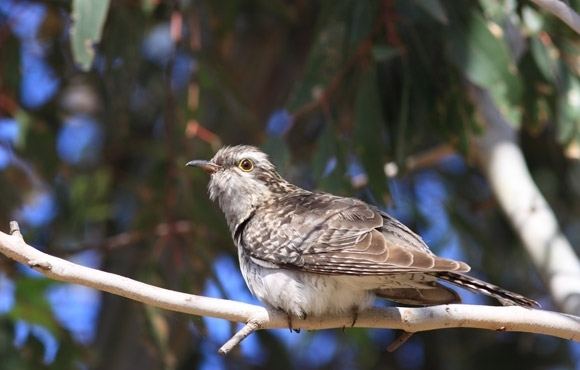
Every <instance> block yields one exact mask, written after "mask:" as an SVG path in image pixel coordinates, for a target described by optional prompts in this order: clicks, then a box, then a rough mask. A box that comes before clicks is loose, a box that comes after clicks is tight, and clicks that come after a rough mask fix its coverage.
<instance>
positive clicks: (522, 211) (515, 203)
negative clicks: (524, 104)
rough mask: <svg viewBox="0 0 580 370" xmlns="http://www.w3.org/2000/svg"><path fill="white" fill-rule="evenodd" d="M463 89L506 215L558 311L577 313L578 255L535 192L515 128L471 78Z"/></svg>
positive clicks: (579, 288)
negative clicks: (475, 116)
mask: <svg viewBox="0 0 580 370" xmlns="http://www.w3.org/2000/svg"><path fill="white" fill-rule="evenodd" d="M468 90H469V94H470V97H471V100H472V102H473V104H474V105H475V107H476V108H477V111H478V114H479V116H480V118H481V120H482V122H483V123H484V124H485V130H484V132H483V134H482V135H481V136H479V137H477V138H476V139H475V144H476V145H475V148H476V151H477V156H478V159H479V161H480V163H481V165H482V167H483V170H484V172H485V174H486V177H487V179H488V181H489V182H490V184H491V187H492V189H493V192H494V194H495V196H496V197H497V200H498V202H499V204H500V205H501V207H502V209H503V210H504V212H505V214H506V216H507V217H508V219H509V221H510V222H511V224H512V225H513V227H514V229H515V231H516V233H517V234H518V236H519V237H520V239H521V240H522V243H523V245H524V247H525V249H526V251H527V252H528V253H529V255H530V257H531V258H532V261H533V262H534V264H535V266H536V267H537V268H538V270H539V271H540V274H541V275H542V277H543V279H544V281H545V282H546V285H547V286H548V289H549V291H550V294H551V295H552V298H553V299H554V301H555V303H556V304H557V305H558V306H559V307H560V309H561V310H562V311H563V312H566V313H570V314H574V315H579V314H580V261H579V260H578V256H576V253H575V252H574V249H573V248H572V246H571V245H570V242H569V241H568V240H567V239H566V237H565V236H564V234H563V233H562V231H561V230H560V227H559V226H558V221H557V220H556V216H555V215H554V213H553V212H552V209H551V208H550V205H549V204H548V202H547V201H546V199H545V198H544V197H543V196H542V194H541V193H540V190H539V189H538V187H537V186H536V184H535V182H534V180H533V179H532V176H531V175H530V172H529V171H528V167H527V165H526V162H525V159H524V156H523V154H522V151H521V149H520V147H519V145H518V143H517V141H516V138H515V132H514V130H513V128H512V125H510V123H509V122H507V121H506V119H505V117H504V116H503V115H502V114H501V112H500V111H499V109H498V108H497V106H496V105H495V104H494V102H493V100H492V98H491V97H490V95H489V93H488V92H487V91H486V90H484V89H481V88H479V87H477V86H475V85H473V84H469V85H468Z"/></svg>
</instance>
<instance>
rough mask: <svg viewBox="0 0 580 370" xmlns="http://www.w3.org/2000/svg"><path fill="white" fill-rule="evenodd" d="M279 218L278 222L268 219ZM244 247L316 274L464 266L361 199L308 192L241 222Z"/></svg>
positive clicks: (271, 260) (256, 254) (455, 269)
mask: <svg viewBox="0 0 580 370" xmlns="http://www.w3.org/2000/svg"><path fill="white" fill-rule="evenodd" d="M272 220H279V221H280V222H272ZM244 226H245V228H244V230H243V235H242V237H241V242H242V247H243V248H245V251H246V252H247V253H248V254H250V256H251V257H252V258H254V259H257V260H261V261H264V262H267V263H273V264H276V265H278V266H284V267H287V268H294V269H299V270H302V271H307V272H313V273H320V274H342V275H387V274H391V273H399V272H439V271H452V272H467V271H469V269H470V268H469V266H468V265H467V264H465V263H464V262H459V261H454V260H450V259H445V258H440V257H437V256H436V255H434V254H433V253H432V252H431V251H430V250H429V247H427V245H426V244H425V243H424V242H423V240H422V239H421V238H420V237H419V236H418V235H417V234H415V233H413V232H412V231H411V230H410V229H409V228H407V227H406V226H405V225H403V224H402V223H400V222H399V221H397V220H396V219H394V218H392V217H391V216H389V215H388V214H386V213H384V212H381V211H379V210H378V209H377V208H375V207H373V206H370V205H368V204H366V203H364V202H362V201H359V200H356V199H351V198H341V197H336V196H333V195H330V194H321V193H308V192H304V193H301V194H299V195H293V196H290V197H286V198H282V199H279V200H277V201H276V203H275V204H268V205H267V206H265V207H263V208H262V209H259V210H257V211H256V212H255V214H254V215H253V217H252V219H251V220H249V221H248V222H247V225H244Z"/></svg>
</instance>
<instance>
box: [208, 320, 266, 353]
mask: <svg viewBox="0 0 580 370" xmlns="http://www.w3.org/2000/svg"><path fill="white" fill-rule="evenodd" d="M260 326H261V325H260V322H259V321H257V320H250V321H249V322H248V323H247V324H246V325H244V327H243V328H242V329H240V330H239V331H238V332H237V333H236V334H234V336H233V337H231V338H230V339H229V340H228V341H227V342H225V343H224V345H223V346H221V348H220V349H219V350H218V352H219V353H220V354H221V355H226V354H227V353H228V352H229V351H231V350H232V348H234V347H235V346H237V345H238V344H239V343H240V342H241V341H243V340H244V339H246V338H247V337H248V335H250V334H252V333H253V332H255V331H256V330H259V329H260Z"/></svg>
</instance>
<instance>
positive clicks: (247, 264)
mask: <svg viewBox="0 0 580 370" xmlns="http://www.w3.org/2000/svg"><path fill="white" fill-rule="evenodd" d="M239 257H240V269H241V271H242V275H243V276H244V280H245V281H246V284H247V286H248V288H249V289H250V291H251V292H252V294H253V295H254V296H256V298H258V299H259V300H260V301H262V302H264V303H266V304H268V305H270V306H272V307H274V308H278V309H281V310H283V311H285V312H287V313H289V314H291V315H293V316H298V317H304V316H305V315H312V316H320V315H324V314H338V313H345V312H352V311H353V310H362V309H365V308H367V307H369V306H371V305H372V302H373V300H374V294H373V293H372V292H371V291H369V290H365V289H362V288H361V287H357V286H355V285H353V284H348V282H345V281H344V279H343V278H341V277H335V276H330V275H320V274H312V273H306V272H301V271H298V270H289V269H283V268H276V267H273V266H274V265H268V266H266V265H264V264H261V263H256V262H255V261H253V260H252V258H251V257H250V256H248V255H246V254H245V253H244V252H243V249H242V248H240V249H239Z"/></svg>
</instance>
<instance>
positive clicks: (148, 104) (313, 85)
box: [0, 0, 580, 370]
mask: <svg viewBox="0 0 580 370" xmlns="http://www.w3.org/2000/svg"><path fill="white" fill-rule="evenodd" d="M83 2H84V3H89V2H90V1H89V2H86V1H82V0H79V1H78V2H77V3H78V4H81V3H83ZM569 3H570V5H571V6H572V7H575V8H576V9H578V5H579V2H578V1H577V0H571V1H570V2H569ZM106 5H107V2H106V1H102V2H101V1H100V0H93V1H92V5H91V6H93V7H94V8H95V9H93V10H92V11H91V12H88V16H85V18H83V19H82V20H78V22H77V23H76V25H75V28H73V29H72V31H71V27H72V26H73V24H74V22H73V17H72V16H71V14H72V6H73V2H71V1H65V0H60V1H59V0H54V1H23V0H0V189H1V191H2V195H1V196H0V227H1V228H2V229H3V230H6V229H7V228H8V222H9V221H10V220H11V219H16V220H18V221H19V222H20V224H21V227H22V228H23V232H24V235H25V238H26V240H27V241H28V242H29V243H31V244H33V245H34V246H36V247H38V248H40V249H42V250H44V251H46V252H47V253H50V254H54V255H57V256H61V257H66V258H67V259H70V260H73V261H75V262H78V263H81V264H84V265H87V266H92V267H96V268H99V269H102V270H105V271H109V272H114V273H117V274H121V275H124V276H128V277H131V278H134V279H137V280H140V281H144V282H147V283H151V284H155V285H158V286H163V287H166V288H169V289H175V290H180V291H184V292H192V293H196V294H204V295H209V296H214V297H223V298H228V299H235V300H241V301H245V302H252V303H256V301H255V299H253V298H252V297H251V295H250V293H249V292H248V290H247V288H246V287H245V284H244V282H243V280H242V279H241V275H240V273H239V270H238V265H237V258H236V252H235V250H234V247H233V243H232V242H231V240H230V236H229V233H228V231H227V228H226V225H225V222H224V220H223V218H222V215H221V213H220V211H219V209H218V208H217V206H216V205H215V204H212V203H211V202H210V201H209V200H208V197H207V194H206V185H207V176H206V175H205V174H204V173H202V172H201V171H193V170H191V169H186V168H185V166H184V165H185V163H186V162H187V161H189V160H191V159H194V158H209V157H210V156H212V155H213V153H214V152H215V150H217V149H218V148H219V147H220V146H221V145H227V144H238V143H244V144H252V145H257V146H260V147H261V148H262V149H264V150H265V151H267V152H268V153H269V154H270V156H271V158H272V160H273V162H274V163H276V164H277V165H278V168H279V170H280V172H281V173H282V175H283V176H285V177H287V178H288V179H290V180H291V181H292V182H294V183H296V184H299V185H300V186H303V187H305V188H308V189H318V190H324V191H331V192H334V193H338V194H342V195H350V196H356V197H359V198H361V199H364V200H366V201H368V202H371V203H374V204H376V205H378V206H380V207H382V208H383V209H386V210H387V211H389V212H390V213H391V214H393V215H394V216H396V217H398V218H399V219H401V220H402V221H403V222H404V223H406V224H407V225H409V226H410V227H411V228H412V229H414V230H416V231H417V232H419V233H420V234H421V235H422V236H423V238H424V239H425V240H426V242H427V243H428V244H429V245H430V246H431V248H432V249H433V250H434V251H435V252H436V253H437V254H440V255H442V256H446V257H451V258H458V259H463V260H465V261H467V262H468V263H469V264H470V265H471V266H472V267H473V275H475V276H478V277H480V278H484V279H486V280H488V281H491V282H494V283H496V284H498V285H501V286H503V287H506V288H508V289H512V290H514V291H517V292H520V293H522V294H525V295H528V296H530V297H532V298H534V299H537V300H539V301H540V302H541V303H542V305H543V306H544V307H545V308H547V309H557V308H556V307H554V304H553V302H552V301H551V299H550V297H549V296H548V295H547V289H546V287H545V286H544V284H543V283H542V280H541V279H540V278H539V276H538V274H537V271H536V269H535V267H534V266H533V265H532V263H531V262H530V260H529V258H528V256H527V254H526V252H525V251H524V249H523V248H522V246H521V245H520V243H519V241H518V240H517V238H516V237H515V235H514V233H513V231H512V229H511V228H510V226H509V224H508V222H507V220H506V219H505V217H504V215H503V214H502V213H501V211H500V209H499V208H498V205H497V203H496V200H495V198H494V195H493V194H492V191H491V190H490V188H489V185H488V183H487V181H486V179H485V177H484V176H483V175H482V173H481V172H480V171H479V170H478V168H477V166H476V161H475V158H474V157H473V153H472V150H470V141H471V140H472V138H473V137H474V136H477V135H479V134H481V132H482V131H483V130H484V128H483V127H482V126H481V124H480V122H479V121H478V117H477V115H476V114H475V112H474V108H473V106H472V104H471V102H470V101H469V100H468V97H467V94H466V81H467V80H469V81H472V82H474V83H477V84H478V85H479V86H481V87H482V88H485V89H487V90H488V91H489V92H490V93H491V95H492V97H493V98H494V101H495V102H496V104H497V105H498V106H499V107H500V109H501V110H502V112H503V113H504V114H505V116H506V117H508V118H509V119H510V120H511V122H514V123H515V125H516V126H517V128H518V129H519V130H518V135H519V139H520V142H521V145H522V149H523V151H524V154H525V156H526V159H527V161H528V165H529V167H530V170H531V172H532V175H533V176H534V179H535V181H536V183H537V185H538V186H539V187H540V189H541V190H542V192H543V194H544V195H545V197H546V198H547V199H548V201H549V202H550V205H551V206H552V207H553V209H554V211H555V213H556V215H557V217H558V219H559V221H560V223H561V226H562V228H563V230H564V232H565V233H566V235H567V236H568V238H569V240H570V241H571V243H572V245H579V244H580V162H579V157H580V146H579V142H580V118H579V117H580V82H579V79H578V72H579V69H580V57H579V55H580V52H579V50H580V42H579V39H578V35H577V34H575V33H574V31H572V30H571V29H569V28H568V27H567V26H565V25H564V24H563V23H562V22H561V21H559V20H558V19H557V18H554V17H553V16H551V15H548V14H547V13H545V12H543V11H542V10H540V9H538V8H536V7H535V6H533V5H532V4H531V3H530V2H528V1H524V0H521V1H516V0H506V1H494V0H480V1H451V0H431V1H430V0H412V1H410V0H408V1H402V0H398V1H397V0H381V1H378V0H369V1H356V0H337V1H308V0H302V1H300V0H298V1H283V0H265V1H261V0H247V1H245V0H228V1H210V0H182V1H166V2H165V1H159V0H157V1H156V0H115V1H112V2H111V3H110V7H109V9H108V10H107V9H106ZM103 7H104V10H103V9H101V11H104V13H103V14H104V15H105V16H106V18H105V23H104V28H103V35H102V39H101V41H100V43H99V44H98V46H97V49H96V54H95V55H94V60H92V59H90V57H88V58H89V59H88V62H87V61H86V60H87V59H85V63H88V64H87V67H89V70H88V72H84V71H83V70H82V69H81V65H82V63H83V61H82V60H79V61H77V62H75V57H77V58H78V55H73V51H72V48H71V41H73V43H74V41H75V40H76V39H75V37H77V36H75V35H76V34H77V33H78V32H81V31H82V29H83V27H86V28H88V29H89V31H87V32H91V31H90V29H91V27H90V24H91V22H96V21H97V20H95V19H93V17H94V18H98V14H99V9H98V8H103ZM97 23H98V22H97ZM82 45H87V44H82V43H81V48H82ZM88 45H90V43H89V44H88ZM85 58H87V57H85ZM462 297H463V299H464V301H465V302H466V303H478V304H497V303H496V302H494V301H492V300H490V299H487V298H485V297H481V296H475V295H472V294H469V293H465V292H462ZM235 329H236V325H234V324H230V323H229V322H226V321H223V320H216V319H205V318H199V317H190V316H187V315H184V314H178V313H174V312H167V311H163V310H159V309H156V308H151V307H147V306H144V305H143V304H140V303H136V302H132V301H129V300H127V299H124V298H120V297H117V296H113V295H110V294H103V293H99V292H97V291H94V290H91V289H88V288H84V287H80V286H73V285H68V284H61V283H57V282H54V281H50V280H47V279H45V278H43V277H41V276H39V275H38V274H37V273H35V272H33V271H31V270H30V269H27V268H25V267H23V266H20V265H18V264H16V263H14V262H12V261H10V260H8V259H6V258H3V257H1V258H0V369H44V368H46V369H99V370H105V369H107V370H124V369H142V370H147V369H198V368H199V369H274V368H275V369H301V370H305V369H387V368H388V369H408V370H415V369H431V370H433V369H446V370H447V369H490V368H493V369H496V370H499V369H516V368H517V369H554V370H555V369H574V368H575V369H580V365H579V363H580V345H578V344H577V343H576V344H574V343H571V342H567V341H564V340H560V339H555V338H550V337H546V336H540V335H533V334H515V333H496V332H488V331H482V330H469V329H452V330H440V331H436V332H427V333H421V334H418V335H415V336H413V337H412V339H411V340H410V341H409V342H408V343H407V344H405V345H404V346H403V347H402V348H400V349H399V350H398V351H397V352H395V353H388V352H386V350H385V348H386V346H387V345H388V344H389V343H390V342H391V341H392V340H393V339H394V338H395V336H396V334H397V333H395V332H393V331H389V330H362V329H347V330H344V331H341V330H325V331H318V332H302V333H300V334H291V333H289V332H288V330H268V331H261V332H258V333H257V334H254V335H252V336H251V337H249V338H248V339H247V340H245V341H244V342H243V343H242V345H241V347H240V348H238V349H237V350H235V351H234V352H233V353H231V354H230V355H228V356H227V357H221V356H219V355H218V354H217V349H218V348H219V346H220V345H221V344H223V342H224V341H225V340H227V338H229V336H230V335H231V334H232V331H233V330H235Z"/></svg>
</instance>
